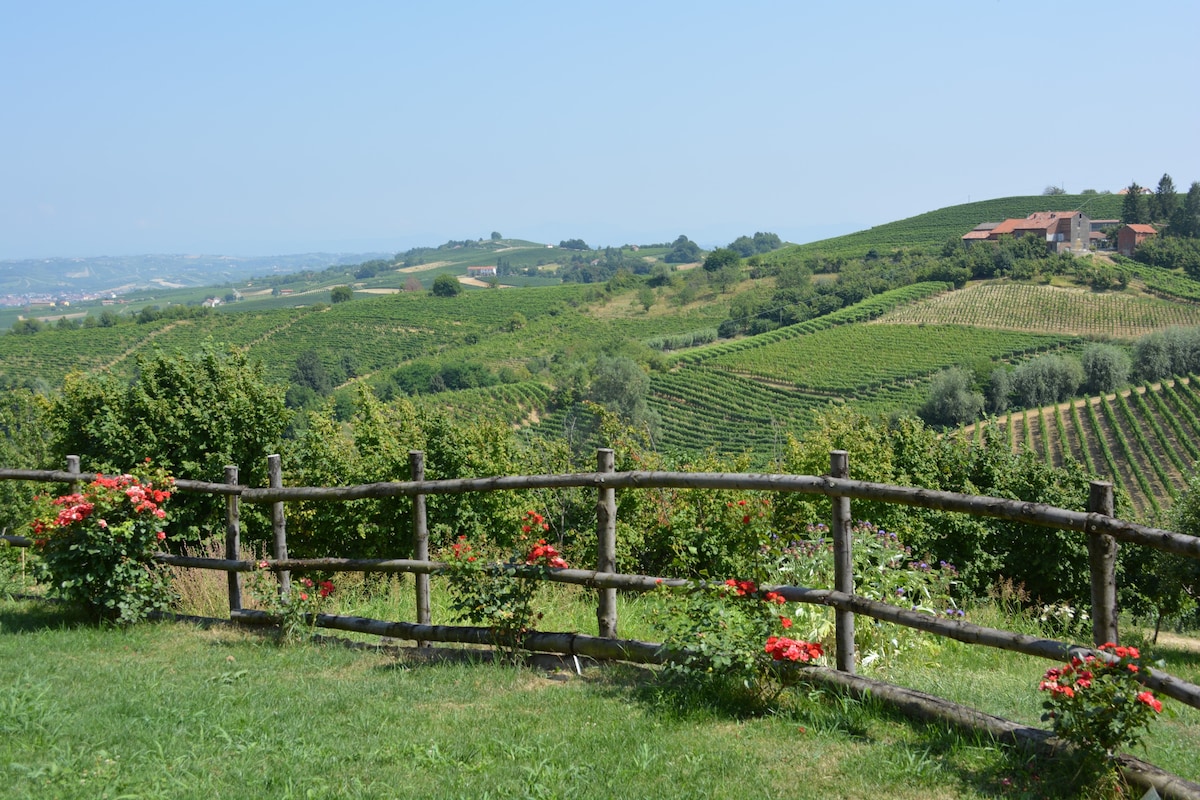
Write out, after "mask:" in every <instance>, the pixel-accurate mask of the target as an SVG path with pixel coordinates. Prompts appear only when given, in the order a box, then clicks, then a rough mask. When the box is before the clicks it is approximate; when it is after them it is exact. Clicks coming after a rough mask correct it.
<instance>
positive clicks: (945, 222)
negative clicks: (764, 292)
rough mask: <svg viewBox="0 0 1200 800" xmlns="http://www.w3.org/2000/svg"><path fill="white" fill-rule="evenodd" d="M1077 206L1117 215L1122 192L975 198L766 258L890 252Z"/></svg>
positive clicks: (932, 245) (1101, 215)
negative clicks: (991, 224)
mask: <svg viewBox="0 0 1200 800" xmlns="http://www.w3.org/2000/svg"><path fill="white" fill-rule="evenodd" d="M1076 209H1079V210H1081V211H1083V213H1085V214H1087V215H1088V216H1089V217H1091V218H1092V219H1117V218H1118V217H1120V216H1121V196H1120V195H1116V194H1110V195H1060V196H1058V197H1042V196H1029V197H1003V198H999V199H995V200H984V201H981V202H978V203H964V204H962V205H957V206H950V207H948V208H942V209H938V210H937V211H929V212H926V213H924V214H918V215H917V216H915V217H909V218H908V219H902V220H897V221H896V222H889V223H886V224H884V225H876V226H875V227H874V228H868V229H867V230H865V231H857V232H855V233H850V234H847V235H845V236H837V237H835V238H832V239H825V240H823V241H820V242H813V243H811V244H802V245H796V246H794V247H789V248H785V249H784V250H780V251H779V252H778V253H777V254H773V255H772V256H770V257H769V259H770V260H775V259H787V258H795V257H801V258H807V257H809V256H822V257H826V258H828V257H839V256H840V257H843V258H861V257H862V256H864V255H866V254H867V253H868V252H869V251H871V250H875V251H877V252H879V253H890V252H892V251H893V250H898V249H901V248H924V249H927V250H929V249H936V248H941V246H942V245H944V244H945V243H946V242H947V241H949V240H951V239H955V240H957V239H958V238H959V237H961V236H962V235H963V234H964V233H966V232H967V231H969V230H971V229H972V228H974V227H975V226H976V225H978V224H979V223H981V222H1000V221H1001V220H1004V219H1009V218H1022V217H1026V216H1028V215H1029V214H1031V213H1033V212H1034V211H1074V210H1076Z"/></svg>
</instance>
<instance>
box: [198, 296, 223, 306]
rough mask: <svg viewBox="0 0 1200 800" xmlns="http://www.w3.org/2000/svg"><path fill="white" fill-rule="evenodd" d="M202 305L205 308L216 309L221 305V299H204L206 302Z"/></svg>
mask: <svg viewBox="0 0 1200 800" xmlns="http://www.w3.org/2000/svg"><path fill="white" fill-rule="evenodd" d="M201 305H202V306H204V307H205V308H216V307H217V306H219V305H221V298H219V297H206V298H204V302H203V303H201Z"/></svg>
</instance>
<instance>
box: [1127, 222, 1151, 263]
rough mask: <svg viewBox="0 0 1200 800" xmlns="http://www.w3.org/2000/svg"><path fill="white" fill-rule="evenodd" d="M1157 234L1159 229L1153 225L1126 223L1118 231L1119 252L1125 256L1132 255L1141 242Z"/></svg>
mask: <svg viewBox="0 0 1200 800" xmlns="http://www.w3.org/2000/svg"><path fill="white" fill-rule="evenodd" d="M1157 235H1158V231H1156V230H1155V229H1154V226H1153V225H1139V224H1132V225H1125V226H1123V227H1122V228H1121V229H1120V230H1119V231H1117V252H1118V253H1120V254H1121V255H1123V256H1131V255H1133V251H1134V249H1135V248H1137V246H1138V245H1139V244H1141V243H1142V242H1144V241H1146V240H1147V239H1149V238H1150V237H1151V236H1157Z"/></svg>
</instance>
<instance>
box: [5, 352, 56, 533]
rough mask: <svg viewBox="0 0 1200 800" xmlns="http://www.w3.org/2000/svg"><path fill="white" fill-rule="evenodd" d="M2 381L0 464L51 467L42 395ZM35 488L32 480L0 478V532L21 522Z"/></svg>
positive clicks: (16, 467) (17, 466)
mask: <svg viewBox="0 0 1200 800" xmlns="http://www.w3.org/2000/svg"><path fill="white" fill-rule="evenodd" d="M5 383H7V381H6V380H5V378H4V376H3V375H0V465H3V466H4V467H7V468H10V469H46V468H49V467H51V466H54V465H52V464H51V463H50V455H49V450H50V438H49V433H48V431H47V429H46V428H47V424H46V410H47V403H46V399H45V397H44V396H42V395H40V394H35V393H34V392H33V391H31V390H30V389H28V388H25V387H18V386H11V385H4V384H5ZM58 466H62V465H61V463H60V464H59V465H58ZM36 491H37V489H36V488H35V484H33V483H29V482H25V481H0V531H3V532H6V533H8V532H11V531H13V530H16V528H18V527H19V526H20V525H22V524H24V522H25V521H26V519H27V513H26V509H25V507H24V506H25V501H26V500H27V499H28V498H29V497H30V495H32V494H34V493H35V492H36Z"/></svg>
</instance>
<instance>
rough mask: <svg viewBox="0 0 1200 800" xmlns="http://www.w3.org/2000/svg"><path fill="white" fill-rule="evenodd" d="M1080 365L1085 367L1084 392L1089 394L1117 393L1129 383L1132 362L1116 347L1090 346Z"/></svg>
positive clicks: (1086, 349) (1104, 345)
mask: <svg viewBox="0 0 1200 800" xmlns="http://www.w3.org/2000/svg"><path fill="white" fill-rule="evenodd" d="M1079 363H1080V365H1081V366H1082V367H1083V390H1084V391H1085V392H1087V393H1088V394H1101V393H1103V392H1112V391H1116V390H1117V389H1120V388H1122V387H1124V386H1125V384H1127V383H1129V370H1130V367H1131V365H1132V362H1131V361H1130V359H1129V356H1128V354H1126V352H1125V351H1124V350H1122V349H1121V348H1119V347H1117V346H1115V345H1111V344H1092V345H1088V346H1087V347H1086V348H1085V349H1084V351H1083V355H1082V356H1080V358H1079Z"/></svg>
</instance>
